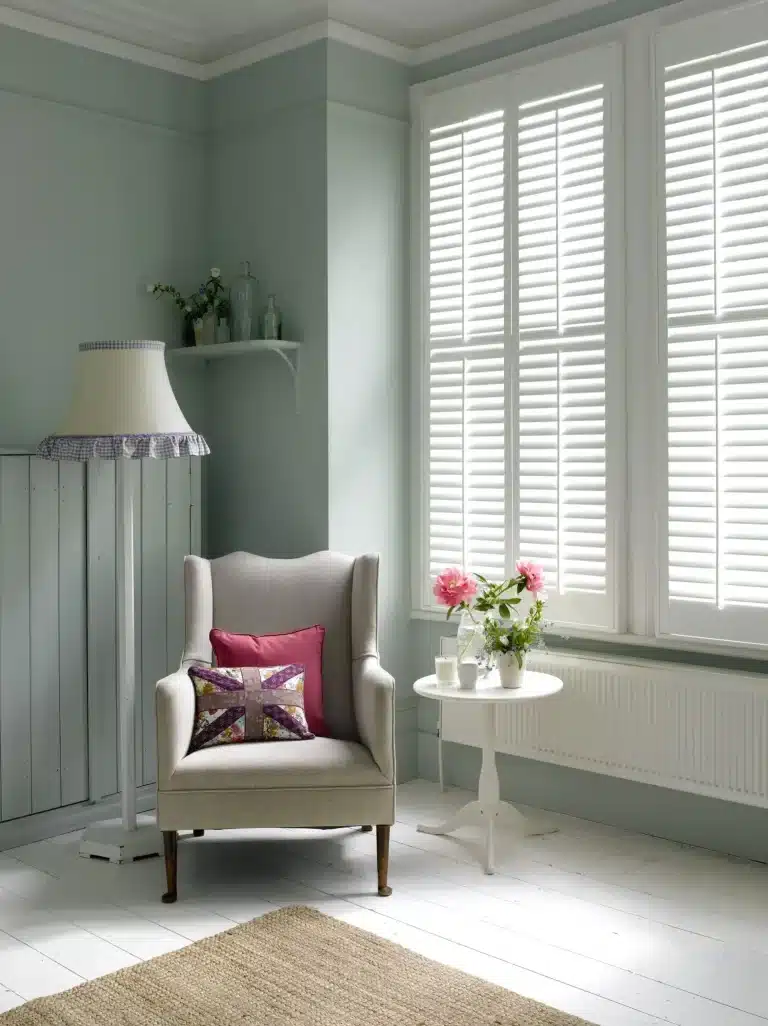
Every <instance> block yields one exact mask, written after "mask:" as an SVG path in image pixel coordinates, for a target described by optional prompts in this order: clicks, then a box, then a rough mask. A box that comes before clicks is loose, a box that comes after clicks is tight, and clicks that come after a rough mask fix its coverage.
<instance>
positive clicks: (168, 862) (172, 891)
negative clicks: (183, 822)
mask: <svg viewBox="0 0 768 1026" xmlns="http://www.w3.org/2000/svg"><path fill="white" fill-rule="evenodd" d="M163 848H164V849H165V880H166V884H167V887H168V890H167V891H166V892H165V894H164V895H163V901H164V903H165V904H166V905H170V904H172V903H173V902H174V901H176V868H177V865H178V854H179V835H178V834H177V833H176V831H175V830H163Z"/></svg>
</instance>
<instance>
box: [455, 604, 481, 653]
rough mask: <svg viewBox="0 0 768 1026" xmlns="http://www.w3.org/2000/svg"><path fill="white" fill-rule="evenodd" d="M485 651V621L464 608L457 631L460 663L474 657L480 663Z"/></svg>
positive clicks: (457, 651) (457, 648) (457, 650)
mask: <svg viewBox="0 0 768 1026" xmlns="http://www.w3.org/2000/svg"><path fill="white" fill-rule="evenodd" d="M484 651H485V636H484V635H483V622H482V620H480V619H476V617H475V615H474V614H473V613H472V612H471V611H470V610H468V609H463V610H462V611H461V619H460V620H459V629H458V631H457V633H456V655H457V658H458V660H459V662H460V663H461V662H462V660H466V659H474V660H475V661H476V662H478V663H479V662H480V661H481V659H482V655H483V652H484Z"/></svg>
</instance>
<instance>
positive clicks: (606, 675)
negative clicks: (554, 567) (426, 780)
mask: <svg viewBox="0 0 768 1026" xmlns="http://www.w3.org/2000/svg"><path fill="white" fill-rule="evenodd" d="M531 668H532V669H536V670H544V671H546V672H547V673H554V674H555V675H556V676H558V677H560V678H562V680H563V681H564V682H565V687H564V689H563V691H562V693H561V694H560V695H557V696H556V697H554V698H549V699H545V700H542V701H538V702H531V703H525V704H521V705H520V706H519V707H517V708H514V707H511V706H509V705H504V706H499V707H497V712H496V735H497V750H498V751H500V752H509V753H512V754H514V755H522V756H526V757H528V758H531V759H539V760H543V761H545V762H553V763H558V764H560V765H562V766H573V767H575V768H577V769H584V770H591V771H592V772H595V773H604V774H607V775H609V776H614V777H624V778H626V779H629V780H641V781H644V782H645V783H649V784H660V785H662V786H664V787H671V788H675V789H676V790H680V791H693V792H695V793H697V794H703V795H710V796H712V797H715V798H724V799H727V800H730V801H738V802H744V803H746V804H749V805H759V806H764V807H768V677H765V676H761V675H759V674H747V673H738V672H732V671H724V670H709V669H706V668H704V667H693V666H680V665H677V664H673V663H648V662H644V661H641V660H630V659H627V660H621V661H617V660H612V659H609V658H601V657H592V656H590V657H583V656H578V655H560V654H553V653H545V654H542V655H539V656H535V657H534V658H533V659H532V662H531ZM479 712H480V710H478V709H475V708H468V707H467V705H466V703H464V702H461V703H458V702H445V703H443V708H442V738H443V740H444V741H457V742H460V743H462V744H468V745H477V744H479V741H478V738H479V724H478V719H477V715H476V714H477V713H479Z"/></svg>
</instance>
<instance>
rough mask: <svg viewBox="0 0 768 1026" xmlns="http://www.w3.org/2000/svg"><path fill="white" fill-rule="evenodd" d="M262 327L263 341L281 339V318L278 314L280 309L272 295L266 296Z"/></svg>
mask: <svg viewBox="0 0 768 1026" xmlns="http://www.w3.org/2000/svg"><path fill="white" fill-rule="evenodd" d="M263 325H264V338H265V339H277V338H281V337H282V334H283V331H282V328H283V324H282V316H281V314H280V308H279V307H278V305H277V303H276V302H275V296H274V294H271V295H269V296H267V306H266V309H265V310H264V318H263Z"/></svg>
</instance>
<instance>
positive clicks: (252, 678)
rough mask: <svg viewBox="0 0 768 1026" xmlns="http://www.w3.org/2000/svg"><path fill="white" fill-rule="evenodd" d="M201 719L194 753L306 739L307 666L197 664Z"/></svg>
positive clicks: (197, 703)
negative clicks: (264, 742)
mask: <svg viewBox="0 0 768 1026" xmlns="http://www.w3.org/2000/svg"><path fill="white" fill-rule="evenodd" d="M189 676H190V679H191V680H192V684H193V685H194V688H195V722H194V726H193V728H192V740H191V741H190V744H189V751H190V752H196V751H199V750H200V749H201V748H211V747H213V746H214V745H227V744H238V743H240V742H243V741H305V740H308V739H310V738H313V737H314V734H312V733H311V731H310V729H309V727H308V726H307V719H306V716H305V714H304V667H303V666H302V665H300V664H299V663H291V664H290V665H288V666H261V667H258V666H245V667H237V668H225V667H215V668H210V667H207V666H192V667H190V669H189Z"/></svg>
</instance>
